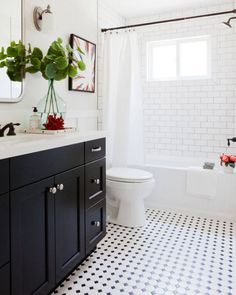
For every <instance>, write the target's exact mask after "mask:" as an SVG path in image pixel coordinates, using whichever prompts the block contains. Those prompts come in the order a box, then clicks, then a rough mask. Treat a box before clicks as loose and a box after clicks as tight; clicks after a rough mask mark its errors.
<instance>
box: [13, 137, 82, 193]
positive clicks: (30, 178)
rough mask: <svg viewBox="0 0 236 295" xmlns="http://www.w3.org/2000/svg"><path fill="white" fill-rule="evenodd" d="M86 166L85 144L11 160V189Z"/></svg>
mask: <svg viewBox="0 0 236 295" xmlns="http://www.w3.org/2000/svg"><path fill="white" fill-rule="evenodd" d="M83 164H84V143H80V144H74V145H70V146H65V147H61V148H56V149H52V150H46V151H43V152H38V153H33V154H28V155H24V156H20V157H15V158H12V159H11V178H10V179H11V189H16V188H19V187H21V186H24V185H26V184H30V183H33V182H36V181H38V180H42V179H44V178H47V177H50V176H52V175H55V174H57V173H60V172H63V171H66V170H69V169H72V168H75V167H76V166H80V165H83Z"/></svg>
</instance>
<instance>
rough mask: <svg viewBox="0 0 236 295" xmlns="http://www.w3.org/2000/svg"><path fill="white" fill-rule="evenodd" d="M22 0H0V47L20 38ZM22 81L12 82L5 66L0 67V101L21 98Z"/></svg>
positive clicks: (18, 99)
mask: <svg viewBox="0 0 236 295" xmlns="http://www.w3.org/2000/svg"><path fill="white" fill-rule="evenodd" d="M22 1H23V0H10V1H5V0H0V3H1V10H0V47H2V46H3V47H6V46H8V45H9V43H10V42H11V41H13V40H14V41H19V40H22V35H23V34H22V27H23V26H22V6H23V5H22ZM22 91H23V83H20V82H12V81H11V80H10V79H9V78H8V76H7V74H6V68H3V69H2V68H0V102H18V101H20V100H21V98H22Z"/></svg>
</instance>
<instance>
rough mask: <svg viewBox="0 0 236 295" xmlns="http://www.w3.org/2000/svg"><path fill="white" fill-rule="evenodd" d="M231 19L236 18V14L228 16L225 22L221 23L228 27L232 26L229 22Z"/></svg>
mask: <svg viewBox="0 0 236 295" xmlns="http://www.w3.org/2000/svg"><path fill="white" fill-rule="evenodd" d="M232 19H236V16H233V17H230V18H229V19H228V20H227V22H223V24H224V25H226V26H228V27H229V28H232V26H231V24H230V23H231V20H232Z"/></svg>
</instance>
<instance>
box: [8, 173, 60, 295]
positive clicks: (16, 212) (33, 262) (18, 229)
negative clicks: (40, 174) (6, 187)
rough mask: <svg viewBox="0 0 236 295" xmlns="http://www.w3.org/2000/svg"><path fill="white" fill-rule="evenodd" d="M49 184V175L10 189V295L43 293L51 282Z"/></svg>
mask: <svg viewBox="0 0 236 295" xmlns="http://www.w3.org/2000/svg"><path fill="white" fill-rule="evenodd" d="M52 184H53V178H49V179H46V180H43V181H40V182H37V183H35V184H32V185H29V186H26V187H24V188H21V189H18V190H16V191H13V192H12V193H11V210H12V213H11V225H12V228H11V263H12V265H11V272H12V295H29V294H31V295H32V294H34V295H36V294H37V295H38V294H40V295H42V294H47V293H48V292H49V291H50V290H51V289H52V288H53V287H54V286H55V250H54V247H55V239H54V197H53V195H52V194H51V193H48V191H49V187H51V186H52Z"/></svg>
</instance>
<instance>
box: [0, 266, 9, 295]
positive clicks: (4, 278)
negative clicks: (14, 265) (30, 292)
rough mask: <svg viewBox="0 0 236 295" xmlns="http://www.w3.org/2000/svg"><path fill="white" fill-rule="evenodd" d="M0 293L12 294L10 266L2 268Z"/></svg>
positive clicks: (4, 294)
mask: <svg viewBox="0 0 236 295" xmlns="http://www.w3.org/2000/svg"><path fill="white" fill-rule="evenodd" d="M0 294H1V295H10V266H9V264H6V265H5V266H4V267H2V268H0Z"/></svg>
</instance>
